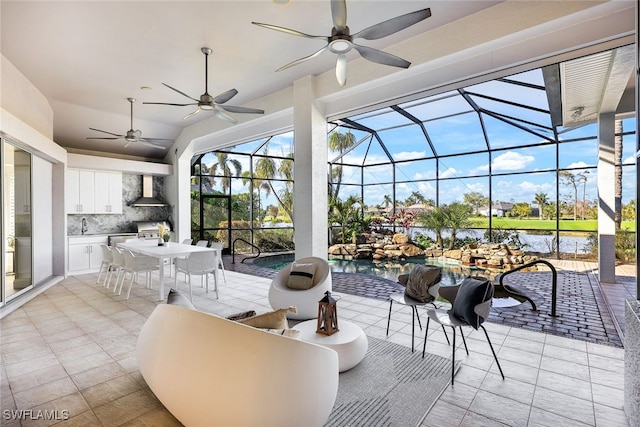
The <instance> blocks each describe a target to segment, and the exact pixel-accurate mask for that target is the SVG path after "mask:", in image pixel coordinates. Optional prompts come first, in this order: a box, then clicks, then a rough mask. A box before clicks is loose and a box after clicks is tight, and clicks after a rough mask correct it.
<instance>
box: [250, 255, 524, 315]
mask: <svg viewBox="0 0 640 427" xmlns="http://www.w3.org/2000/svg"><path fill="white" fill-rule="evenodd" d="M293 260H294V256H293V255H290V256H282V255H278V256H272V257H269V256H267V257H264V258H258V259H256V260H254V264H256V265H259V266H260V267H266V268H270V269H273V270H281V269H283V268H284V267H285V266H286V265H287V264H290V263H291V262H293ZM328 262H329V267H330V268H331V271H333V272H335V273H357V274H369V275H372V276H376V277H383V278H385V279H389V280H391V281H393V282H396V281H397V280H398V276H400V275H401V274H409V273H410V272H411V270H412V269H413V267H414V266H415V265H416V264H422V265H435V266H438V267H442V281H441V282H440V284H441V286H448V285H455V284H458V283H460V282H461V281H462V280H463V279H464V278H465V277H468V276H481V277H486V278H488V279H493V276H494V275H490V274H489V272H488V271H487V270H485V269H483V268H477V267H472V266H466V265H461V264H458V263H453V262H447V261H445V260H442V259H438V260H434V259H412V260H411V261H399V260H384V261H373V260H369V259H354V260H346V259H342V258H329V259H328ZM523 301H524V300H522V301H520V300H518V299H515V298H513V297H512V296H510V295H507V294H506V292H505V291H503V290H502V289H501V288H499V287H496V289H495V295H494V300H493V306H494V307H503V308H506V307H513V306H516V305H520V304H522V302H523Z"/></svg>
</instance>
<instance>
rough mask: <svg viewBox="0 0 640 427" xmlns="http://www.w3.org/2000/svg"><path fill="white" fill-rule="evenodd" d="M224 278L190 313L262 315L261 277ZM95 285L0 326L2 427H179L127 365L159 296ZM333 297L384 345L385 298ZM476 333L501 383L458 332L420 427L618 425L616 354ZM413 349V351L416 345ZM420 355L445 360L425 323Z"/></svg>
mask: <svg viewBox="0 0 640 427" xmlns="http://www.w3.org/2000/svg"><path fill="white" fill-rule="evenodd" d="M226 277H227V283H226V284H224V283H222V284H221V286H220V299H219V300H216V299H215V297H214V293H213V292H210V293H208V294H207V293H205V292H204V290H203V289H201V288H199V287H197V286H196V287H194V303H195V304H196V306H197V307H198V308H199V309H201V310H204V311H208V312H212V313H216V314H219V315H222V316H226V315H229V314H233V313H237V312H240V311H244V310H249V309H254V310H256V311H257V312H263V311H267V310H269V309H270V308H269V306H268V302H267V290H268V286H269V282H270V281H269V279H266V278H260V277H255V276H249V275H246V274H241V273H237V272H233V271H228V270H227V272H226ZM95 280H96V275H95V274H89V275H82V276H72V277H69V278H67V279H66V280H64V281H63V282H61V283H59V284H57V285H55V286H53V287H51V288H50V289H48V290H46V291H45V292H43V293H42V294H40V295H38V296H37V297H36V298H35V299H33V300H32V301H30V302H28V303H27V304H25V305H24V306H22V307H20V308H19V309H17V310H15V311H14V312H13V313H11V314H9V315H7V316H5V317H4V318H2V320H0V333H1V339H2V341H1V344H0V357H1V359H0V362H1V364H0V385H1V388H0V396H1V398H2V400H1V402H0V403H1V407H2V409H3V411H2V419H1V420H0V424H1V425H2V426H5V425H6V426H18V425H23V426H31V425H50V424H55V423H61V425H79V426H92V425H96V426H100V425H102V426H119V425H129V426H133V425H135V426H138V425H139V426H158V425H165V426H171V425H179V423H178V422H177V421H176V420H175V419H174V418H173V417H172V416H171V414H169V413H168V412H167V411H166V410H165V409H164V408H163V407H162V405H161V404H160V403H159V402H158V401H157V400H156V399H155V397H154V396H153V395H152V393H151V392H150V391H149V389H148V387H147V386H146V384H145V382H144V380H143V378H142V377H141V375H140V373H139V371H138V368H137V364H136V359H135V343H136V336H137V332H138V331H139V330H140V328H141V326H142V324H143V323H144V320H145V319H146V317H147V316H148V315H149V313H150V312H151V311H152V310H153V308H154V307H155V305H156V304H158V302H157V301H155V300H156V299H157V295H158V292H157V289H153V290H149V289H145V288H144V286H143V285H138V286H134V289H133V290H132V295H131V298H130V299H129V300H128V301H127V300H125V299H124V297H123V296H117V295H114V294H113V293H112V292H111V291H110V290H107V289H105V288H104V287H102V286H101V285H97V284H96V283H95ZM181 288H182V289H186V286H185V285H184V284H182V287H181ZM340 297H341V299H340V301H339V303H338V304H339V306H338V310H339V316H340V317H342V318H346V319H350V320H351V321H353V322H354V323H357V324H359V325H360V326H361V327H362V328H363V329H364V330H365V332H366V333H367V335H369V336H374V337H378V338H383V339H384V338H385V330H386V325H387V315H388V308H389V303H388V302H385V301H381V300H378V299H371V298H365V297H359V296H354V295H349V294H341V295H340ZM485 326H486V327H487V329H488V331H489V333H490V335H491V339H492V342H493V345H494V347H495V348H496V351H497V353H498V358H499V359H500V362H501V364H502V367H503V370H504V373H505V376H506V380H504V381H503V380H502V379H501V378H500V375H499V373H498V371H497V368H496V366H495V362H494V360H493V357H492V356H491V352H490V350H489V347H488V345H487V344H486V341H485V340H484V337H483V335H482V333H481V332H480V333H476V332H473V333H469V332H467V333H468V340H467V343H468V345H469V350H470V355H469V356H466V355H465V353H464V350H463V349H460V351H458V352H457V353H456V355H457V356H458V358H459V359H460V360H462V366H461V368H460V370H459V371H458V373H457V375H456V382H455V385H454V386H449V387H448V388H447V390H446V391H445V392H444V393H443V395H442V396H441V398H440V399H439V400H438V402H437V403H436V404H435V406H434V407H433V408H432V410H431V411H430V413H429V414H428V415H427V417H426V418H425V420H424V422H423V424H422V425H423V426H434V427H436V426H437V427H446V426H485V425H486V426H503V425H505V426H507V425H508V426H557V425H565V426H627V425H628V424H627V422H626V418H625V416H624V412H623V409H622V404H623V360H624V349H622V348H616V347H612V346H607V345H601V344H594V343H588V342H584V341H578V340H573V339H569V338H564V337H559V336H555V335H548V334H543V333H540V332H534V331H527V330H523V329H518V328H512V327H508V326H504V325H497V324H492V323H485ZM387 339H388V340H389V341H392V342H395V343H397V344H400V345H404V346H406V347H407V351H410V348H409V347H410V346H411V314H410V311H409V310H408V309H407V308H400V309H398V308H394V313H393V315H392V321H391V331H390V334H389V337H388V338H387ZM416 346H417V347H419V348H422V337H419V338H418V337H417V340H416ZM427 351H429V352H432V353H436V354H440V355H442V356H444V357H450V354H451V353H450V352H451V348H450V347H449V346H448V345H447V344H446V341H445V340H444V336H443V334H442V332H441V330H440V329H436V328H435V327H434V326H432V327H431V330H430V331H429V338H428V342H427ZM416 357H419V354H418V353H417V352H416ZM14 409H18V410H29V409H31V410H32V412H31V413H28V412H26V413H23V414H24V415H26V417H23V419H22V420H21V421H18V420H11V419H9V418H11V417H10V415H11V412H10V411H11V410H14ZM38 410H40V411H48V412H47V414H49V415H51V414H53V415H54V416H57V417H58V418H65V417H66V416H67V415H68V419H67V420H64V421H62V422H61V421H60V420H53V421H46V420H43V419H40V420H34V419H32V418H37V415H39V414H40V415H42V414H44V412H37V411H38ZM7 411H9V412H7ZM56 411H57V412H56ZM29 414H30V415H29ZM41 418H42V417H41Z"/></svg>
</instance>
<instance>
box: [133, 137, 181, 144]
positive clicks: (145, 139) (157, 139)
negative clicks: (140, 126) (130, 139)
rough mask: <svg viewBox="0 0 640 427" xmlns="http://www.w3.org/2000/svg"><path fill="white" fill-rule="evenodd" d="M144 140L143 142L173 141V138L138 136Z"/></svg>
mask: <svg viewBox="0 0 640 427" xmlns="http://www.w3.org/2000/svg"><path fill="white" fill-rule="evenodd" d="M143 140H144V141H145V142H171V143H173V142H175V140H173V139H166V138H140V141H143Z"/></svg>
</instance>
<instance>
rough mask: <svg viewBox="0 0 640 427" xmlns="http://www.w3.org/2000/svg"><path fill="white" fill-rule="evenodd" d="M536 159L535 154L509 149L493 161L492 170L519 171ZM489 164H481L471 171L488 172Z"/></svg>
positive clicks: (473, 172)
mask: <svg viewBox="0 0 640 427" xmlns="http://www.w3.org/2000/svg"><path fill="white" fill-rule="evenodd" d="M535 160H536V158H535V157H534V156H525V155H522V154H520V153H516V152H515V151H507V152H506V153H503V154H500V155H499V156H498V157H496V158H495V159H493V162H492V163H491V170H492V172H498V171H518V170H523V169H525V168H526V167H527V166H528V165H529V164H531V163H533V162H534V161H535ZM488 171H489V165H483V166H479V167H477V168H475V169H473V170H472V171H471V173H472V174H475V173H479V172H488Z"/></svg>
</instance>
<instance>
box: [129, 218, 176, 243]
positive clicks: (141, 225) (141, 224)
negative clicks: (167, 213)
mask: <svg viewBox="0 0 640 427" xmlns="http://www.w3.org/2000/svg"><path fill="white" fill-rule="evenodd" d="M158 224H164V227H165V229H167V230H169V231H171V224H169V222H168V221H137V222H136V226H137V227H138V238H139V239H157V238H159V237H160V235H159V234H158Z"/></svg>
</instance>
